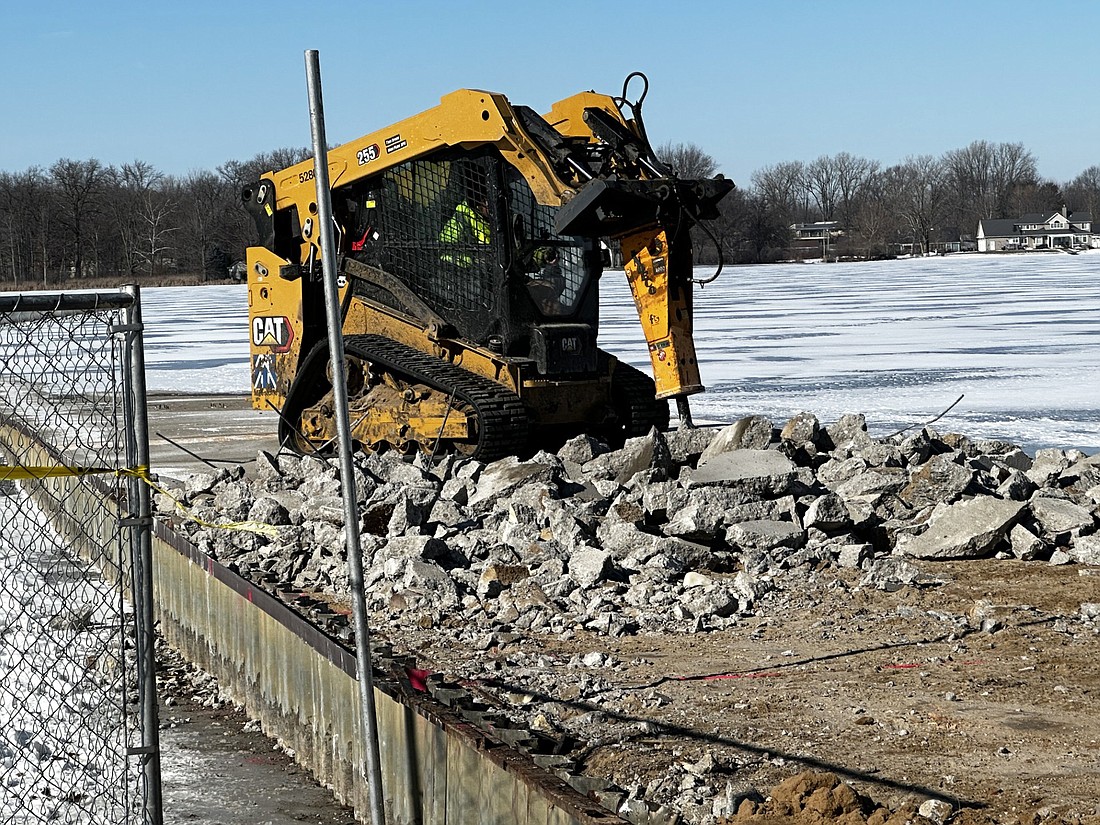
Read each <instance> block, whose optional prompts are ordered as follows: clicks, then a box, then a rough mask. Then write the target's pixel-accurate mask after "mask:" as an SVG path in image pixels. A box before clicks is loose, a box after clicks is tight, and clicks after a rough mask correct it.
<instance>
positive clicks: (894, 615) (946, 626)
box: [408, 559, 1100, 825]
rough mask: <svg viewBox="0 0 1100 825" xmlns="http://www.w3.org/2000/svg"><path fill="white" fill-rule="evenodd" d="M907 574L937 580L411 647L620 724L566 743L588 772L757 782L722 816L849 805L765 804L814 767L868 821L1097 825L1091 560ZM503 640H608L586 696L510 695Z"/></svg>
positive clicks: (847, 576)
mask: <svg viewBox="0 0 1100 825" xmlns="http://www.w3.org/2000/svg"><path fill="white" fill-rule="evenodd" d="M924 569H925V570H926V571H927V572H928V573H930V574H932V575H933V576H934V577H935V578H938V579H941V580H942V581H943V583H941V584H935V585H929V586H924V587H912V586H910V587H904V588H902V589H899V590H897V591H895V592H885V591H882V590H877V589H871V588H867V587H860V586H859V579H860V577H861V575H862V573H860V572H859V571H843V570H842V571H835V570H833V571H828V572H825V573H823V574H822V575H821V576H820V577H818V578H817V579H816V581H813V582H812V583H811V582H807V587H806V589H805V596H804V599H803V600H802V602H801V603H800V604H796V603H794V602H793V601H792V600H791V599H790V594H789V593H788V594H787V596H786V597H785V598H784V600H783V602H782V604H781V606H780V609H779V610H777V611H770V610H769V609H768V607H767V605H766V604H764V605H762V606H761V609H760V610H759V611H758V612H757V616H756V617H754V618H750V619H747V620H745V621H744V622H743V623H742V624H740V625H739V626H738V627H737V628H734V629H728V630H723V631H718V632H711V633H699V634H693V635H684V636H662V637H653V636H641V635H640V636H635V637H624V638H619V639H609V638H607V637H592V636H587V635H585V634H578V635H577V636H575V637H574V638H572V639H570V640H568V641H564V642H563V641H558V640H553V639H552V640H539V639H537V638H526V639H519V640H515V641H513V642H511V643H509V644H504V645H499V646H497V647H494V648H491V649H490V650H488V651H486V652H482V653H480V654H479V653H478V652H477V651H468V652H456V651H455V650H454V649H453V648H452V649H444V648H443V647H442V646H436V645H435V644H433V642H432V641H431V639H430V638H429V637H428V636H426V635H422V636H421V637H420V639H419V643H418V644H419V648H420V653H421V655H422V656H423V658H424V660H425V661H434V662H435V663H437V664H438V665H439V666H440V667H441V669H443V670H445V671H446V670H448V669H451V668H455V669H457V670H459V671H462V670H463V669H464V667H463V665H462V664H461V660H462V659H465V658H466V657H475V658H476V657H478V656H480V657H481V659H482V660H484V658H485V657H486V656H493V657H496V658H497V660H498V661H499V662H500V664H501V667H500V669H499V671H498V672H499V677H497V678H496V679H494V680H485V679H482V680H481V685H482V686H485V687H491V688H492V689H493V692H494V693H497V694H499V695H508V694H509V691H511V693H512V695H514V696H517V697H522V698H520V699H519V701H520V702H521V703H522V702H527V701H530V700H531V699H532V698H533V699H534V700H535V701H536V702H538V701H549V702H556V703H566V704H572V711H574V712H575V713H576V714H584V713H598V714H600V715H601V717H602V720H601V721H602V722H603V725H604V727H605V728H606V727H608V725H609V723H614V722H621V723H623V724H624V726H625V728H623V729H624V730H626V731H628V732H627V733H625V734H624V735H621V736H618V737H613V739H614V741H611V742H607V743H600V742H599V741H595V742H588V743H586V744H583V745H582V746H581V750H580V751H579V753H580V755H582V757H583V764H584V767H585V772H586V773H588V774H589V775H596V776H605V777H610V778H611V779H613V780H614V781H615V782H616V784H618V785H619V786H621V787H624V788H629V787H631V786H632V785H637V784H639V783H641V784H643V785H645V784H647V783H652V782H655V781H660V780H661V779H662V777H665V778H667V777H669V776H673V777H674V778H676V779H677V780H678V781H680V782H681V783H684V782H687V783H689V784H690V783H691V782H693V781H695V780H694V779H693V777H694V776H695V775H697V774H700V773H702V774H713V773H715V772H717V773H724V774H728V780H729V782H730V783H731V786H732V787H733V788H734V792H735V793H737V795H740V794H741V793H743V792H744V791H745V789H746V787H755V788H757V789H760V790H761V791H762V795H764V796H769V795H770V796H772V797H773V800H772V802H771V803H768V804H761V803H759V802H757V803H755V804H748V805H742V806H740V808H739V815H738V817H737V818H738V819H739V820H746V821H747V820H753V821H759V820H762V819H769V818H772V817H774V816H776V815H778V814H784V813H786V814H792V813H798V815H799V817H801V818H804V819H808V820H810V821H816V820H818V819H821V818H824V819H836V818H837V817H839V816H841V815H842V814H844V813H851V811H850V810H849V811H845V810H843V807H841V808H837V809H836V810H832V811H831V813H830V812H829V811H828V810H826V809H821V810H819V809H816V808H814V807H813V806H811V807H810V808H805V803H806V801H807V798H808V797H809V796H810V794H809V793H808V792H806V793H803V794H802V807H803V810H801V812H800V813H799V806H798V805H794V807H793V808H792V807H791V805H790V804H779V805H778V806H777V804H776V801H775V800H776V798H779V797H782V796H783V791H782V789H778V787H777V786H780V783H782V782H783V781H784V780H785V779H789V778H790V777H792V776H798V777H799V778H800V780H803V781H804V780H805V778H806V773H807V772H828V773H831V774H833V775H835V778H836V780H837V781H839V782H844V783H848V784H850V785H851V786H852V787H853V788H855V789H856V790H858V791H859V792H860V793H861V794H864V795H866V796H867V797H869V798H870V799H872V800H874V804H868V803H867V802H866V801H864V803H863V805H862V808H863V811H862V815H861V816H858V817H857V818H856V819H855V820H854V821H863V820H865V819H868V818H869V817H868V814H871V813H872V812H873V810H874V808H876V807H879V806H881V807H885V808H886V809H887V812H883V813H880V815H879V819H882V818H883V817H885V816H886V815H887V813H891V814H892V813H899V815H900V816H901V817H902V821H904V820H905V819H907V818H910V817H911V816H912V814H913V813H914V812H915V809H916V807H917V806H918V805H920V804H921V803H922V802H925V801H927V800H929V799H939V800H943V801H945V802H947V803H948V804H949V805H950V806H951V809H952V811H953V813H952V814H950V816H953V817H954V821H963V822H972V823H979V822H999V823H1006V822H1022V823H1029V825H1030V823H1035V822H1039V821H1057V820H1065V821H1082V820H1084V821H1094V822H1095V821H1100V808H1098V803H1100V715H1098V714H1097V713H1096V712H1095V705H1096V699H1097V685H1100V635H1098V631H1097V627H1096V625H1095V623H1088V622H1083V621H1081V619H1080V607H1081V604H1082V603H1084V602H1093V601H1096V600H1097V598H1098V596H1100V592H1098V591H1100V587H1098V585H1100V576H1098V575H1095V574H1097V573H1100V571H1098V570H1096V569H1093V568H1083V567H1080V566H1074V565H1070V566H1064V567H1052V566H1048V565H1045V564H1042V563H1026V562H1017V561H1007V560H992V559H990V560H980V561H965V562H951V563H940V564H938V565H935V566H927V565H926V566H925V567H924ZM983 627H984V629H983ZM408 641H409V642H410V643H412V644H417V642H414V641H413V640H412V639H408ZM517 650H523V651H524V652H526V653H527V654H532V653H542V654H543V655H544V656H549V657H551V658H558V659H559V660H561V661H565V660H568V659H570V658H571V657H574V656H576V655H578V654H582V655H584V654H587V653H590V652H594V651H598V652H601V653H604V654H609V655H610V657H611V658H610V661H609V664H606V665H604V666H603V667H601V668H599V669H598V670H597V671H596V672H597V673H598V678H599V679H600V680H602V681H603V682H605V683H607V686H606V687H603V688H602V689H601V690H598V691H596V692H594V693H593V692H590V691H584V690H583V689H581V690H578V689H577V687H576V685H575V684H573V685H571V684H570V683H569V682H570V680H569V679H568V678H564V679H563V681H562V686H561V688H560V689H558V690H556V691H554V695H546V696H538V697H531V696H529V695H527V696H525V695H524V692H525V688H524V686H523V685H517V684H510V678H509V662H510V661H512V659H513V658H514V654H515V652H516V651H517ZM574 681H575V680H574ZM475 686H476V683H475ZM602 697H608V701H603V698H602ZM645 722H648V723H650V724H639V723H645ZM631 726H633V727H632V728H631ZM631 730H633V731H634V732H633V733H631V732H629V731H631ZM707 754H709V755H710V756H709V757H707ZM707 759H713V760H714V764H713V765H711V764H708V763H707V762H706V760H707ZM700 760H704V766H703V767H702V768H699V767H698V763H700ZM684 766H695V767H694V769H688V770H686V771H685V770H684ZM711 778H713V776H712V777H711ZM819 784H820V783H819ZM825 784H826V785H830V781H828V780H826V782H825ZM834 784H835V783H834ZM787 789H788V791H789V789H790V782H788V786H787ZM803 790H805V789H803ZM810 790H812V788H811V789H810ZM787 796H790V793H789V792H788V793H787ZM795 796H796V797H797V796H798V794H797V793H796V794H795ZM858 807H859V806H857V808H858ZM730 819H731V820H732V819H733V818H732V817H731V818H730Z"/></svg>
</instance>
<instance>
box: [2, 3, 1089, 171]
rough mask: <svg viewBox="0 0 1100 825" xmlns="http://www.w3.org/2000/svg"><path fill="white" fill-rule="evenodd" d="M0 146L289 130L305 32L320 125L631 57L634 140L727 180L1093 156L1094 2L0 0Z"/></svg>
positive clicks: (606, 66) (76, 154) (117, 145)
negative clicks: (968, 149)
mask: <svg viewBox="0 0 1100 825" xmlns="http://www.w3.org/2000/svg"><path fill="white" fill-rule="evenodd" d="M11 5H12V6H13V8H9V9H7V10H6V11H5V14H4V25H3V27H2V30H0V66H2V67H3V70H4V77H5V82H4V83H3V84H2V86H0V101H2V109H0V110H2V111H3V112H4V127H3V129H2V130H0V170H7V171H19V170H23V169H26V168H28V167H29V166H32V165H40V166H49V165H50V164H52V163H53V162H54V161H55V160H57V159H58V158H61V157H70V158H76V159H87V158H92V157H94V158H97V159H99V160H100V161H102V162H103V163H108V164H121V163H125V162H128V161H133V160H144V161H147V162H149V163H151V164H153V165H154V166H155V167H157V168H158V169H160V170H161V171H164V172H168V173H171V174H185V173H186V172H188V171H190V170H195V169H214V168H215V167H216V166H217V165H218V164H220V163H223V162H224V161H226V160H230V159H240V160H246V159H248V158H250V157H252V156H253V155H255V154H257V153H259V152H262V151H267V150H270V149H274V148H278V147H282V146H305V145H308V144H309V142H310V138H309V118H308V104H307V99H306V90H305V70H304V57H303V55H304V52H305V50H306V49H314V48H315V49H318V50H319V52H320V60H321V73H322V80H323V83H324V95H325V113H326V121H327V124H326V125H327V134H328V137H329V140H330V142H333V143H342V142H344V141H347V140H351V139H353V138H355V137H357V136H359V135H361V134H365V133H367V132H370V131H373V130H374V129H376V128H380V127H382V126H385V125H386V124H388V123H391V122H393V121H396V120H399V119H401V118H403V117H406V116H408V115H411V114H414V113H416V112H419V111H421V110H423V109H426V108H429V107H430V106H433V105H435V103H437V102H438V100H439V98H440V96H442V95H443V94H445V93H447V92H449V91H452V90H454V89H457V88H463V87H471V88H480V89H488V90H491V91H498V92H503V93H504V94H506V95H507V96H508V97H509V98H510V99H511V100H512V101H513V102H516V103H525V104H527V105H530V106H532V107H534V108H536V109H538V110H540V111H542V110H545V109H547V108H548V107H549V106H550V104H552V103H553V102H554V101H555V100H558V99H560V98H563V97H567V96H569V95H570V94H573V93H574V92H577V91H583V90H587V89H595V90H596V91H600V92H607V93H611V94H619V93H620V91H621V90H622V83H623V79H624V78H625V77H626V75H627V74H629V73H630V72H632V71H635V70H640V71H644V72H645V73H646V74H647V75H648V76H649V79H650V92H649V96H648V97H647V98H646V103H645V106H644V114H645V118H646V125H647V127H648V130H649V133H650V137H651V139H652V140H653V142H654V143H656V144H660V143H663V142H665V141H673V142H681V141H682V142H688V143H694V144H696V145H698V146H700V147H701V148H703V149H704V150H705V151H707V152H709V153H710V154H711V155H713V156H714V157H715V158H716V160H717V161H718V164H719V168H720V170H721V171H723V172H724V173H725V174H726V175H727V176H729V177H732V178H733V179H734V180H735V181H737V182H738V183H739V184H741V185H748V183H749V178H750V176H751V174H752V172H753V171H754V170H756V169H759V168H760V167H763V166H765V165H770V164H774V163H778V162H781V161H787V160H803V161H810V160H813V159H814V158H816V157H818V156H820V155H832V154H835V153H837V152H842V151H847V152H850V153H852V154H856V155H862V156H865V157H868V158H872V159H874V160H878V161H880V162H882V163H883V164H885V165H889V164H892V163H896V162H899V161H901V160H903V159H904V158H905V157H906V156H908V155H917V154H932V155H939V154H941V153H943V152H944V151H946V150H949V149H955V148H959V147H962V146H965V145H967V144H969V143H970V142H971V141H974V140H979V139H984V140H990V141H1009V142H1017V141H1018V142H1021V143H1023V144H1024V145H1025V146H1026V147H1027V148H1028V149H1029V150H1030V151H1031V152H1032V153H1033V154H1034V155H1035V156H1036V158H1037V159H1038V165H1039V171H1040V173H1041V174H1042V175H1043V176H1044V177H1047V178H1050V179H1053V180H1055V181H1056V182H1064V181H1066V180H1069V179H1071V178H1072V177H1074V176H1076V175H1077V174H1078V173H1079V172H1081V171H1082V170H1084V169H1085V168H1087V167H1089V166H1092V165H1098V164H1100V102H1098V101H1097V97H1096V92H1095V82H1094V66H1095V63H1096V54H1097V43H1098V42H1100V3H1098V2H1092V1H1091V0H1060V1H1059V2H1057V3H1033V2H1026V3H1025V2H1017V0H999V2H998V1H996V0H950V1H945V2H941V0H916V1H915V2H914V1H913V0H850V1H849V2H844V0H833V2H826V1H825V0H817V1H816V2H814V1H813V0H788V2H782V0H768V1H767V2H764V1H763V0H756V1H755V2H743V1H742V0H730V2H718V0H707V1H703V2H690V0H684V2H682V3H679V4H674V3H670V2H668V0H663V2H651V0H634V2H630V3H601V2H597V0H589V1H588V2H577V1H576V0H552V2H545V3H526V2H523V3H516V2H495V0H494V1H492V2H477V1H476V0H465V2H431V1H429V2H414V0H406V1H405V2H403V3H394V2H371V3H362V2H360V3H350V2H349V3H337V2H326V0H316V1H315V2H312V3H305V2H296V3H291V2H286V0H268V2H263V3H251V2H236V1H235V0H222V2H208V0H197V1H196V2H190V1H189V2H184V3H171V4H169V3H165V2H144V3H137V2H111V0H101V2H98V3H88V2H83V3H68V2H55V1H54V0H39V2H33V1H32V2H21V3H17V4H11Z"/></svg>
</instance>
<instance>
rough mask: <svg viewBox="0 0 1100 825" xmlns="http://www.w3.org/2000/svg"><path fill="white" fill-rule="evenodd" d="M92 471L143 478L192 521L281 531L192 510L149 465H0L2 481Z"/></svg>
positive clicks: (274, 534) (274, 532)
mask: <svg viewBox="0 0 1100 825" xmlns="http://www.w3.org/2000/svg"><path fill="white" fill-rule="evenodd" d="M89 475H113V476H119V477H128V478H137V479H140V480H141V481H143V482H145V483H146V484H147V485H148V486H149V487H150V488H152V489H153V490H154V491H155V492H158V493H160V494H161V495H163V496H167V497H168V498H169V499H170V500H171V501H172V503H173V504H175V505H176V508H177V509H178V510H179V511H180V512H181V513H183V515H184V517H186V518H187V520H188V521H192V522H194V523H195V524H198V525H199V526H201V527H210V528H213V529H215V530H236V531H240V532H244V533H256V534H257V535H261V536H267V537H268V538H272V539H274V538H278V535H279V530H278V528H277V527H275V526H274V525H271V524H264V523H263V522H261V521H227V522H221V523H218V524H214V523H212V522H209V521H204V520H203V519H201V518H199V517H198V516H196V515H195V514H194V513H192V512H191V510H190V509H189V508H188V507H187V506H186V505H185V504H184V503H183V502H181V501H180V500H179V499H177V498H176V497H175V496H174V495H172V494H171V493H170V492H168V491H167V490H165V489H164V488H163V487H161V486H160V485H158V484H156V483H155V482H154V481H153V477H152V475H151V474H150V473H149V468H148V467H124V468H122V469H118V470H112V469H110V468H109V467H66V466H63V465H53V466H34V467H24V466H20V465H17V466H10V465H6V464H5V465H0V481H27V480H29V479H32V478H33V479H43V478H73V477H77V476H89Z"/></svg>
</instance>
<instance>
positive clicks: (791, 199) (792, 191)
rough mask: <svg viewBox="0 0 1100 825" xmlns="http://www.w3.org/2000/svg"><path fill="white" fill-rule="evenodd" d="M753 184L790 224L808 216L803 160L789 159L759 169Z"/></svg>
mask: <svg viewBox="0 0 1100 825" xmlns="http://www.w3.org/2000/svg"><path fill="white" fill-rule="evenodd" d="M752 186H753V189H755V190H756V192H757V193H758V194H759V195H760V196H761V197H763V198H764V199H765V201H766V202H767V203H768V204H770V205H771V208H772V209H773V210H775V211H776V212H778V213H779V214H781V215H783V216H784V219H785V220H786V222H787V223H788V224H791V223H794V222H795V221H797V220H800V219H804V218H805V217H806V216H805V211H806V184H805V167H804V166H803V165H802V161H798V160H796V161H787V162H785V163H777V164H775V165H774V166H765V167H764V168H763V169H758V170H757V171H756V172H754V173H753V175H752Z"/></svg>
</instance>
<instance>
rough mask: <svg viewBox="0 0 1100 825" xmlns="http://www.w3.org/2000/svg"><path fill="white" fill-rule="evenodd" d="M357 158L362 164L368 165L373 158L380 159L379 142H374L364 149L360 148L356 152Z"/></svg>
mask: <svg viewBox="0 0 1100 825" xmlns="http://www.w3.org/2000/svg"><path fill="white" fill-rule="evenodd" d="M355 159H356V160H357V161H359V165H360V166H366V165H367V164H368V163H370V162H371V161H372V160H378V144H377V143H372V144H371V145H370V146H367V147H366V148H364V149H360V150H359V151H358V152H356V153H355Z"/></svg>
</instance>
